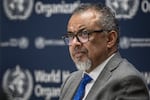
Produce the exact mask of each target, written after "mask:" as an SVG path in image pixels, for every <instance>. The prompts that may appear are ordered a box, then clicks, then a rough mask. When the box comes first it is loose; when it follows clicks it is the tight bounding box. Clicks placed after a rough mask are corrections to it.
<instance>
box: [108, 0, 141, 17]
mask: <svg viewBox="0 0 150 100" xmlns="http://www.w3.org/2000/svg"><path fill="white" fill-rule="evenodd" d="M106 5H107V6H108V7H110V8H111V9H112V10H114V12H115V13H116V18H125V19H131V18H133V16H135V14H136V12H137V10H138V7H139V0H106Z"/></svg>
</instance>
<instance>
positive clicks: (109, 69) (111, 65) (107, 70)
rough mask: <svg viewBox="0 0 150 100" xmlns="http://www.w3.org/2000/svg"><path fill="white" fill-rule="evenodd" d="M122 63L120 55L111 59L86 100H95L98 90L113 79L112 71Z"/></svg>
mask: <svg viewBox="0 0 150 100" xmlns="http://www.w3.org/2000/svg"><path fill="white" fill-rule="evenodd" d="M121 61H122V58H121V56H120V54H119V53H117V54H116V55H114V57H112V58H111V59H110V61H109V62H108V63H107V64H106V66H105V68H104V69H103V71H102V72H101V73H100V75H99V76H98V78H97V80H96V82H95V83H94V85H93V87H92V88H91V90H90V91H89V93H88V95H87V97H86V99H85V100H94V98H93V97H95V96H96V94H97V93H98V92H99V89H98V88H102V87H103V84H105V82H106V81H107V80H108V79H109V78H110V77H111V74H112V71H113V70H115V69H116V68H117V67H118V64H119V63H120V62H121ZM94 95H95V96H94Z"/></svg>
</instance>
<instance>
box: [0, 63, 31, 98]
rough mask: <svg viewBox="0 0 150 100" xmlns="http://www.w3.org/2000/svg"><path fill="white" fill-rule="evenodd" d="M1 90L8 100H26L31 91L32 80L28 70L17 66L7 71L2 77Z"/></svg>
mask: <svg viewBox="0 0 150 100" xmlns="http://www.w3.org/2000/svg"><path fill="white" fill-rule="evenodd" d="M3 89H4V91H5V93H6V94H7V95H8V98H9V100H28V99H29V97H30V95H31V94H32V90H33V80H32V76H31V74H30V72H29V71H28V70H24V69H21V68H20V66H19V65H17V66H16V68H14V69H8V70H7V71H6V72H5V74H4V77H3Z"/></svg>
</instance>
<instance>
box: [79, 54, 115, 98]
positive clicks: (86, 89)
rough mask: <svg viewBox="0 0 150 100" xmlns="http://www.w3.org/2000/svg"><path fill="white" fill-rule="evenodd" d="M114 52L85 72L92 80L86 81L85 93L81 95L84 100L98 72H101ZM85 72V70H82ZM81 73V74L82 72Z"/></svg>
mask: <svg viewBox="0 0 150 100" xmlns="http://www.w3.org/2000/svg"><path fill="white" fill-rule="evenodd" d="M114 55H115V54H113V55H111V56H110V57H109V58H107V59H106V60H105V61H104V62H103V63H101V64H100V65H98V66H97V67H96V68H95V69H94V70H93V71H92V72H90V73H87V74H88V75H89V76H90V77H91V78H92V79H93V80H92V81H91V82H90V83H88V84H87V85H86V87H85V95H84V97H83V99H82V100H85V98H86V96H87V94H88V92H89V91H90V90H91V88H92V86H93V84H94V83H95V81H96V80H97V78H98V76H99V75H100V73H101V72H102V70H103V69H104V67H105V66H106V64H107V63H108V61H109V60H110V59H111V58H112V57H113V56H114ZM84 73H86V72H84ZM84 73H83V74H84Z"/></svg>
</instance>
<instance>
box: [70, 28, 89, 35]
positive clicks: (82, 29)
mask: <svg viewBox="0 0 150 100" xmlns="http://www.w3.org/2000/svg"><path fill="white" fill-rule="evenodd" d="M84 30H87V29H86V28H81V29H79V30H78V31H77V32H71V31H67V33H69V34H72V33H79V32H82V31H84Z"/></svg>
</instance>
